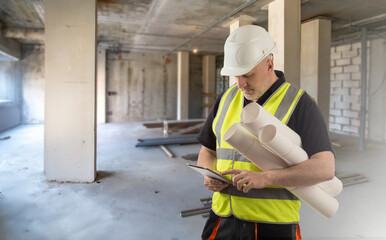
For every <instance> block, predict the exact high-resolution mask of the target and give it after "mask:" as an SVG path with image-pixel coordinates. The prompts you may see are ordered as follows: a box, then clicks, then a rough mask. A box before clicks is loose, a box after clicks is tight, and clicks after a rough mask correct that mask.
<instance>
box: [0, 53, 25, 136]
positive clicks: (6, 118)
mask: <svg viewBox="0 0 386 240" xmlns="http://www.w3.org/2000/svg"><path fill="white" fill-rule="evenodd" d="M20 98H21V74H20V64H19V62H9V61H0V132H2V131H4V130H7V129H9V128H12V127H15V126H17V125H19V124H21V101H20Z"/></svg>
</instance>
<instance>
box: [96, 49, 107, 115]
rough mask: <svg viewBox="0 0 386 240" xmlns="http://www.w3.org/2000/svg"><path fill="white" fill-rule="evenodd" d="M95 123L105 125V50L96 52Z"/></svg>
mask: <svg viewBox="0 0 386 240" xmlns="http://www.w3.org/2000/svg"><path fill="white" fill-rule="evenodd" d="M97 62H98V63H97V120H98V121H97V122H98V123H106V49H99V50H98V61H97Z"/></svg>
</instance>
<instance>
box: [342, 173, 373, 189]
mask: <svg viewBox="0 0 386 240" xmlns="http://www.w3.org/2000/svg"><path fill="white" fill-rule="evenodd" d="M337 177H338V178H339V179H340V180H341V181H342V183H343V187H347V186H351V185H354V184H359V183H364V182H368V181H369V179H368V178H367V177H365V176H363V175H360V174H358V173H353V174H345V175H337Z"/></svg>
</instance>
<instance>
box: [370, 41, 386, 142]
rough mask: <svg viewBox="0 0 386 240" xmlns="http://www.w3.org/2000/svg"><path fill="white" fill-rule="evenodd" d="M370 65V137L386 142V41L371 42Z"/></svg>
mask: <svg viewBox="0 0 386 240" xmlns="http://www.w3.org/2000/svg"><path fill="white" fill-rule="evenodd" d="M369 52H370V64H369V66H370V67H369V75H370V79H369V99H368V101H369V103H368V104H369V106H368V114H369V115H368V117H369V119H368V128H369V129H368V137H369V139H370V140H375V141H380V142H383V141H386V107H385V106H386V84H385V78H386V70H385V66H384V65H385V62H386V40H385V39H383V38H380V39H375V40H371V44H370V51H369Z"/></svg>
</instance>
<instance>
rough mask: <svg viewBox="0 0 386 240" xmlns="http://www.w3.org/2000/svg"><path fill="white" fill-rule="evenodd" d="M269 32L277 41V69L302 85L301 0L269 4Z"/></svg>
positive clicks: (283, 0) (298, 84)
mask: <svg viewBox="0 0 386 240" xmlns="http://www.w3.org/2000/svg"><path fill="white" fill-rule="evenodd" d="M268 32H269V33H270V35H271V36H272V38H273V40H274V41H275V42H276V45H277V49H278V52H279V54H276V55H277V56H275V57H274V64H275V69H277V70H281V71H283V72H284V73H285V77H286V80H287V81H288V82H290V83H292V84H294V85H295V86H298V87H299V86H300V0H275V1H273V2H272V3H270V4H269V5H268Z"/></svg>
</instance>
